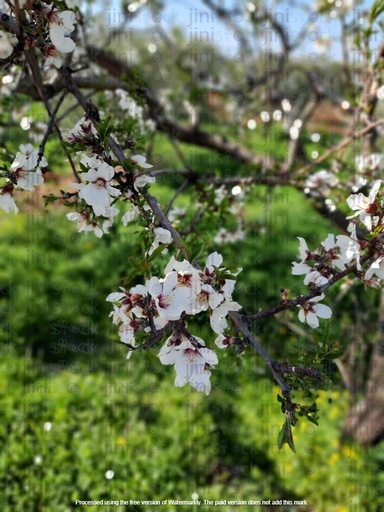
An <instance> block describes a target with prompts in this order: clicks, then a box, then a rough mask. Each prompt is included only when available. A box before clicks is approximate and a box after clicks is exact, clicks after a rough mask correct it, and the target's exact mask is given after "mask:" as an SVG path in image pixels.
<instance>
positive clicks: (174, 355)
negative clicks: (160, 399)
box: [159, 336, 218, 395]
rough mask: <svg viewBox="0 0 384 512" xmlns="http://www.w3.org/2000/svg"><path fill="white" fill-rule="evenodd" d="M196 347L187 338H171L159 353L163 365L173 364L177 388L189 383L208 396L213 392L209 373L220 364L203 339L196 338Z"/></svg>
mask: <svg viewBox="0 0 384 512" xmlns="http://www.w3.org/2000/svg"><path fill="white" fill-rule="evenodd" d="M194 340H195V342H196V344H198V345H200V347H196V346H195V345H194V344H192V342H191V341H189V339H188V338H187V337H186V336H180V338H175V337H174V336H170V337H169V338H168V339H167V340H166V342H165V344H164V345H163V347H162V348H161V350H160V352H159V359H160V361H161V362H162V364H173V365H174V369H175V372H176V379H175V386H176V387H182V386H184V385H185V384H187V383H188V382H189V383H190V384H191V386H192V387H194V388H195V389H196V390H197V391H200V392H202V391H204V392H205V393H206V394H207V395H208V394H209V392H210V390H211V382H210V376H211V372H210V371H209V370H210V369H211V368H212V367H214V365H216V364H217V363H218V359H217V356H216V354H215V353H214V352H213V351H212V350H210V349H209V348H206V347H205V343H204V341H203V340H202V339H200V338H198V337H196V336H194Z"/></svg>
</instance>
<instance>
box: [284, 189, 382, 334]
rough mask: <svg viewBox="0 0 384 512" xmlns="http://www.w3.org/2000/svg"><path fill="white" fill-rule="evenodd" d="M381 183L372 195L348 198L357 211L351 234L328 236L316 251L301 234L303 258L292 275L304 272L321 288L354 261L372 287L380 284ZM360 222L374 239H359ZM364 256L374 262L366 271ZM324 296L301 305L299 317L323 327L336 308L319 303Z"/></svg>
mask: <svg viewBox="0 0 384 512" xmlns="http://www.w3.org/2000/svg"><path fill="white" fill-rule="evenodd" d="M381 183H382V182H381V180H376V181H374V182H373V184H372V187H371V190H370V192H369V195H368V197H367V196H365V195H364V194H363V193H361V192H360V193H358V194H351V195H350V196H349V197H348V198H347V204H348V206H349V207H350V208H351V209H352V210H353V211H354V214H353V215H350V216H349V217H347V219H348V220H351V222H350V224H349V226H348V231H349V232H350V233H351V236H346V235H339V236H336V237H335V236H334V235H328V237H327V238H326V239H325V240H324V241H323V242H321V247H320V248H319V249H317V250H316V251H310V250H309V249H308V246H307V243H306V241H305V240H304V238H301V237H298V239H299V241H300V245H299V254H300V258H301V261H300V262H293V263H292V274H293V275H304V284H305V285H307V286H308V288H309V289H310V290H311V291H314V290H321V287H323V286H324V285H327V283H328V282H329V280H330V279H331V278H332V277H334V276H335V275H337V273H338V272H341V271H344V270H346V268H347V265H348V264H350V263H351V262H353V261H354V262H355V265H356V269H357V270H358V271H360V277H361V278H362V279H363V281H364V282H365V283H366V284H367V285H369V286H371V287H375V288H377V287H379V285H380V283H379V280H380V279H383V278H384V247H383V244H382V236H381V231H382V227H383V219H384V201H383V200H382V199H381V194H379V190H380V186H381ZM358 221H360V222H361V223H362V224H363V225H364V227H365V229H366V230H367V232H368V233H373V234H374V236H373V237H372V239H371V242H368V241H360V240H359V239H358V238H357V235H356V229H357V222H358ZM363 255H365V256H366V257H367V259H368V261H369V262H370V266H369V268H368V269H365V270H363V269H362V265H361V258H362V256H363ZM369 256H371V257H369ZM374 276H375V277H374ZM322 299H324V294H323V293H321V294H319V296H316V297H313V298H311V299H310V300H309V301H307V302H306V303H304V304H301V305H299V308H300V311H299V320H300V321H301V322H307V323H308V325H309V326H310V327H312V328H316V327H318V326H319V320H318V319H319V318H330V317H331V315H332V310H331V309H330V308H329V306H325V305H323V304H319V301H321V300H322Z"/></svg>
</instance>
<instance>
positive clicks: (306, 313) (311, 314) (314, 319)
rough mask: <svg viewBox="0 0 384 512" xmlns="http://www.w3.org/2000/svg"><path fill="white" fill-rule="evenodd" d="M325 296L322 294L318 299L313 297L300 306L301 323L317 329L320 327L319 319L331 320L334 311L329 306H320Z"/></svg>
mask: <svg viewBox="0 0 384 512" xmlns="http://www.w3.org/2000/svg"><path fill="white" fill-rule="evenodd" d="M324 297H325V295H324V294H323V293H322V294H321V295H319V296H317V297H313V298H312V299H310V300H309V301H308V302H306V303H305V304H304V305H300V306H299V307H300V311H299V320H300V322H303V323H304V322H307V324H308V325H309V326H310V327H312V328H313V329H316V328H317V327H319V318H331V316H332V310H331V308H330V307H329V306H326V305H324V304H318V302H319V301H320V300H323V299H324Z"/></svg>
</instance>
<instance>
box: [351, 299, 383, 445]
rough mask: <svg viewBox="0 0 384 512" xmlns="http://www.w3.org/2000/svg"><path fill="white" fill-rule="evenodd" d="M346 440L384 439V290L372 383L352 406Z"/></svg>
mask: <svg viewBox="0 0 384 512" xmlns="http://www.w3.org/2000/svg"><path fill="white" fill-rule="evenodd" d="M343 437H349V438H352V439H354V440H356V441H357V442H358V443H360V444H362V445H372V444H376V443H378V442H379V441H380V440H382V439H383V438H384V290H383V291H382V292H381V299H380V310H379V321H378V332H377V335H376V339H375V341H374V344H373V348H372V355H371V359H370V362H369V371H368V380H367V383H366V386H365V390H364V398H363V400H362V401H361V402H359V403H357V404H355V405H352V407H351V408H350V410H349V412H348V415H347V417H346V420H345V423H344V426H343Z"/></svg>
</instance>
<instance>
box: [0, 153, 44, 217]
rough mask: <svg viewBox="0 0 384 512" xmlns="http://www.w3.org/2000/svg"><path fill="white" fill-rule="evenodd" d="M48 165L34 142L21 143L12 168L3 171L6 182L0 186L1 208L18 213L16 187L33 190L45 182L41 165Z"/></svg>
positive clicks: (7, 211)
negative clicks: (34, 145)
mask: <svg viewBox="0 0 384 512" xmlns="http://www.w3.org/2000/svg"><path fill="white" fill-rule="evenodd" d="M47 165H48V162H47V161H46V159H45V158H44V157H43V156H40V155H39V151H38V150H37V149H33V146H32V144H21V145H20V147H19V151H18V152H17V153H16V156H15V158H14V160H13V162H12V164H11V167H10V169H9V170H6V171H5V172H4V173H3V175H4V177H5V181H6V184H5V185H4V186H3V187H2V188H0V208H1V209H3V210H4V211H5V212H6V213H10V212H11V211H12V210H13V211H14V213H17V212H18V211H19V209H18V207H17V205H16V203H15V200H14V199H13V191H14V189H20V190H28V191H32V192H33V191H34V190H35V187H38V186H39V185H41V184H42V183H44V178H43V174H42V171H41V168H40V167H46V166H47Z"/></svg>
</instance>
